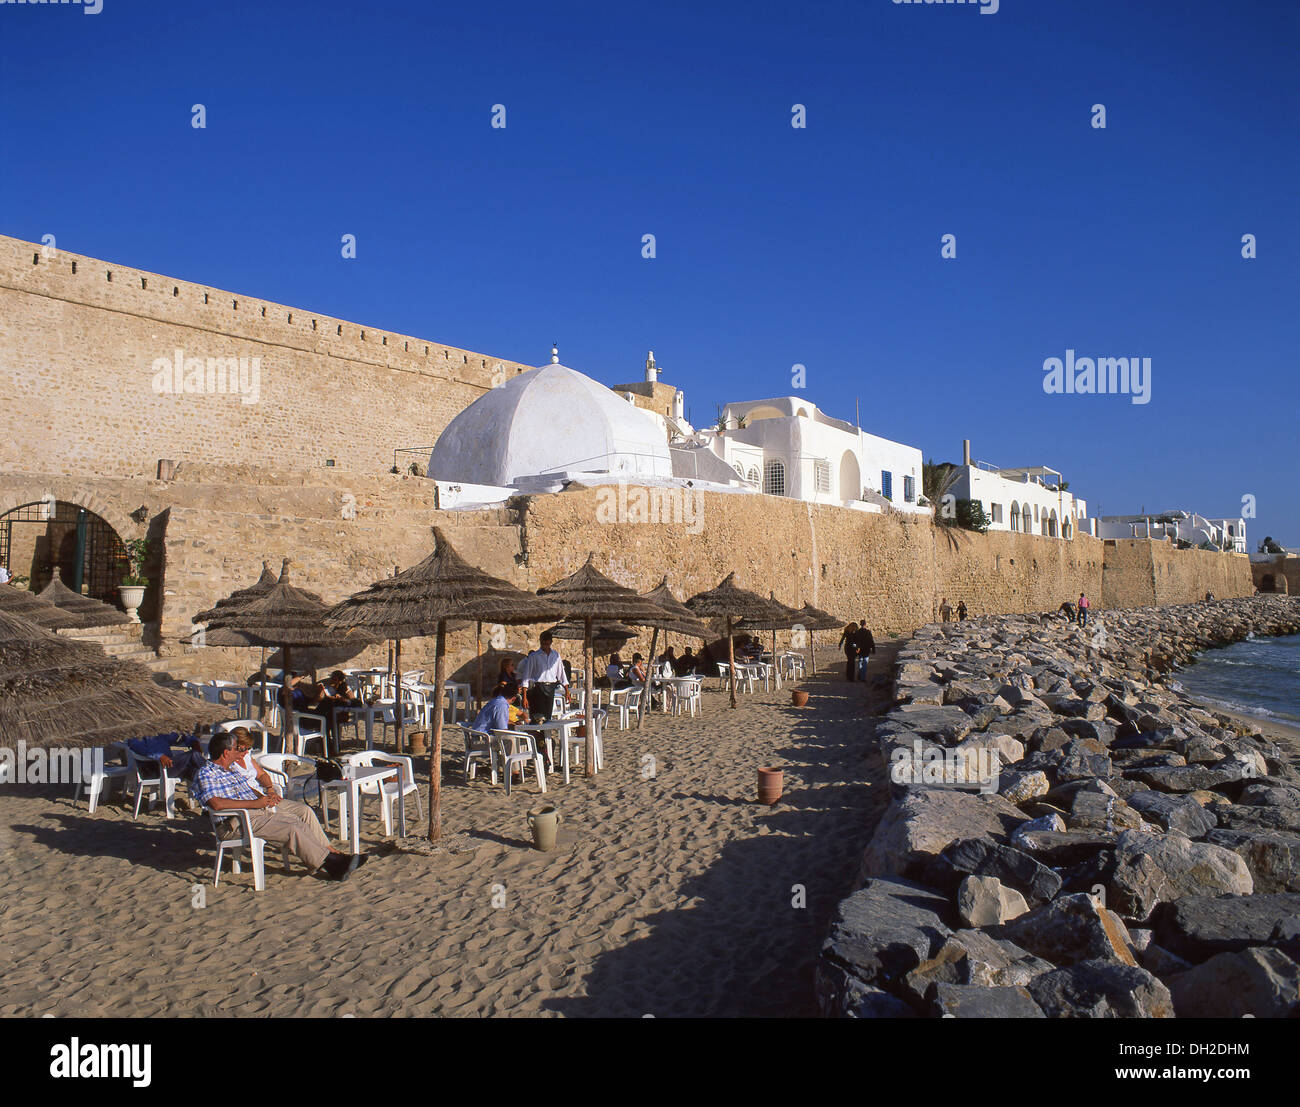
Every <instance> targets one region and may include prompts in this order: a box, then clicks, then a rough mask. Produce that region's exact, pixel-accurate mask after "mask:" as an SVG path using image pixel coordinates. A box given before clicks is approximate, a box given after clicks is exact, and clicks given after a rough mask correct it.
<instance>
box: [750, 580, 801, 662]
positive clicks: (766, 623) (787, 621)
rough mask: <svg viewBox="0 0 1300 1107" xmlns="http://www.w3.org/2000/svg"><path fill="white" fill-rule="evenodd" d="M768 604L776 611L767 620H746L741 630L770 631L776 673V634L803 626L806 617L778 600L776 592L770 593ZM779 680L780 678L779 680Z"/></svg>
mask: <svg viewBox="0 0 1300 1107" xmlns="http://www.w3.org/2000/svg"><path fill="white" fill-rule="evenodd" d="M768 603H770V604H771V605H772V607H773V609H774V611H773V614H772V615H771V616H770V617H769V618H766V619H744V620H742V621H741V623H740V626H739V627H738V628H737V629H739V630H770V631H771V632H772V669H773V671H774V672H776V671H779V670H778V667H777V663H776V632H777V631H778V630H791V629H793V628H794V627H797V626H803V620H804V615H803V612H802V611H797V610H795V609H794V608H793V607H787V606H786V605H785V604H783V603H781V602H780V601H779V600H778V599H777V598H776V593H775V592H770V591H769V592H768ZM778 679H779V678H778Z"/></svg>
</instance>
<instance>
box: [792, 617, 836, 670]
mask: <svg viewBox="0 0 1300 1107" xmlns="http://www.w3.org/2000/svg"><path fill="white" fill-rule="evenodd" d="M799 613H800V614H801V615H803V620H802V623H801V625H802V626H803V628H804V629H805V630H806V631H807V632H808V673H809V675H810V676H812V675H816V673H817V654H816V652H815V650H814V643H813V632H814V631H818V630H838V629H839V628H840V627H842V626H844V620H843V619H837V618H836V617H835V616H834V615H832V614H831V613H830V612H829V611H823V610H822V609H821V608H820V607H813V605H812V604H810V603H805V604H804V605H803V607H802V608H800V609H799Z"/></svg>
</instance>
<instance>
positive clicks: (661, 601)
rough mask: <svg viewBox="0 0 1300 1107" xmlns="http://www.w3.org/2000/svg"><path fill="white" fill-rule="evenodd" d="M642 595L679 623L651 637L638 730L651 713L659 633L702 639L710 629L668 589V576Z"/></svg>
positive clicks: (656, 629)
mask: <svg viewBox="0 0 1300 1107" xmlns="http://www.w3.org/2000/svg"><path fill="white" fill-rule="evenodd" d="M642 595H644V596H645V598H646V599H647V600H650V601H651V602H652V603H655V604H658V605H659V607H661V608H663V610H664V612H665V613H666V614H668V615H670V616H672V617H673V618H675V619H677V620H678V622H677V623H675V624H674V625H672V626H665V627H662V628H661V627H655V628H654V633H653V634H652V635H651V636H650V663H649V664H648V665H647V666H646V673H645V682H644V683H643V684H642V685H641V704H642V710H640V711H639V712H637V717H636V728H637V730H641V729H642V728H643V727H644V726H645V717H646V715H647V714H648V713H649V712H648V711H646V708H647V707H649V705H650V681H651V679H652V678H653V677H654V667H655V649H656V648H657V647H658V645H659V631H660V630H661V629H662V630H664V631H666V632H668V633H670V634H684V635H686V636H687V637H689V638H701V639H703V638H705V636H706V635H707V633H708V628H707V627H706V626H705V625H704V624H703V623H701V622H700V621H699V620H698V619H697V618H696V617H695V616H694V615H693V614H692V613H691V609H690V608H689V607H687V606H686V605H685V604H683V603H682V602H681V601H680V600H679V599H678V598H677V597H676V596H674V595H673V592H672V589H671V588H669V587H668V576H667V574H665V575H664V578H663V580H661V581H660V582H659V583H658V584H657V585H655V586H654V587H653V588H651V589H650V591H649V592H644V593H642Z"/></svg>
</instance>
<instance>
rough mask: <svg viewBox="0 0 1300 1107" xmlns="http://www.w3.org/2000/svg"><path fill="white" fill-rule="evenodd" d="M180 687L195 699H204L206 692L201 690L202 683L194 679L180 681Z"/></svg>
mask: <svg viewBox="0 0 1300 1107" xmlns="http://www.w3.org/2000/svg"><path fill="white" fill-rule="evenodd" d="M181 687H182V688H183V689H184V690H185V694H186V695H187V696H193V697H194V698H195V699H196V700H206V699H207V698H208V697H207V694H206V693H205V692H204V691H203V685H202V684H199V683H198V681H194V680H183V681H181Z"/></svg>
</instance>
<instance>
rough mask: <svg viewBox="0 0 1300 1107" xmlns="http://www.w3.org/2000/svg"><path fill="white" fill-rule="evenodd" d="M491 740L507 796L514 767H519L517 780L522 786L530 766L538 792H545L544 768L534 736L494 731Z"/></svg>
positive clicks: (516, 732) (512, 731) (515, 731)
mask: <svg viewBox="0 0 1300 1107" xmlns="http://www.w3.org/2000/svg"><path fill="white" fill-rule="evenodd" d="M492 740H493V741H494V742H495V743H496V746H497V761H498V763H499V764H500V766H501V770H502V772H503V773H504V774H505V778H506V795H507V796H508V795H510V778H511V777H512V776H514V772H515V766H518V767H519V780H520V783H521V784H522V783H523V781H524V779H525V777H526V775H527V774H526V770H527V768H528V766H529V765H532V767H533V773H534V774H535V775H536V777H537V787H538V790H539V791H542V792H545V791H546V766H545V764H544V763H543V760H542V753H541V750H540V749H539V748H538V746H537V736H536V735H533V734H525V733H524V732H523V731H520V730H494V731H493V732H492Z"/></svg>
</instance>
